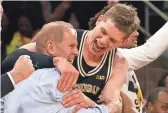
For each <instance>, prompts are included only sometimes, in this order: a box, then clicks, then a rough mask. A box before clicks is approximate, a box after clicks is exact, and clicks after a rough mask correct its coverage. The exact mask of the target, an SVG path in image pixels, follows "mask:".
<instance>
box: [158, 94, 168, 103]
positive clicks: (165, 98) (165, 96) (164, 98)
mask: <svg viewBox="0 0 168 113" xmlns="http://www.w3.org/2000/svg"><path fill="white" fill-rule="evenodd" d="M158 100H159V101H161V102H164V103H167V104H168V93H166V92H159V95H158Z"/></svg>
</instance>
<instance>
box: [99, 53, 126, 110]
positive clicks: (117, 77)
mask: <svg viewBox="0 0 168 113" xmlns="http://www.w3.org/2000/svg"><path fill="white" fill-rule="evenodd" d="M127 71H128V63H127V60H126V59H125V58H124V57H123V56H122V55H121V54H120V53H119V52H117V53H116V55H115V58H114V63H113V71H112V75H111V78H110V79H109V80H108V81H107V83H106V85H105V87H104V89H103V92H102V98H101V100H100V101H102V102H104V103H105V104H107V103H111V105H113V106H114V107H116V106H118V108H119V109H120V110H121V105H120V104H121V103H120V101H119V98H120V91H121V89H122V86H123V84H124V83H125V80H126V73H127ZM111 110H113V108H112V106H111Z"/></svg>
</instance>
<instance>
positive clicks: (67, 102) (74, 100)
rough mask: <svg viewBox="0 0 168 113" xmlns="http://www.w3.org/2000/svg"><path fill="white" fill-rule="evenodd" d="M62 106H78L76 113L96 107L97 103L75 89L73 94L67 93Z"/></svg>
mask: <svg viewBox="0 0 168 113" xmlns="http://www.w3.org/2000/svg"><path fill="white" fill-rule="evenodd" d="M62 104H63V105H64V107H71V106H73V105H77V106H76V107H75V108H74V110H73V113H76V112H77V111H79V110H80V109H81V108H89V107H95V106H96V103H95V102H94V101H92V100H91V99H90V98H88V97H87V96H85V95H84V94H83V93H82V92H81V91H80V90H78V89H74V90H72V91H71V92H69V93H67V94H66V95H65V96H64V97H63V101H62Z"/></svg>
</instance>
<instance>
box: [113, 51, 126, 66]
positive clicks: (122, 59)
mask: <svg viewBox="0 0 168 113" xmlns="http://www.w3.org/2000/svg"><path fill="white" fill-rule="evenodd" d="M114 60H115V62H116V63H117V62H121V63H127V59H126V58H125V57H124V56H123V54H122V53H121V52H120V51H118V49H117V52H116V54H115V57H114Z"/></svg>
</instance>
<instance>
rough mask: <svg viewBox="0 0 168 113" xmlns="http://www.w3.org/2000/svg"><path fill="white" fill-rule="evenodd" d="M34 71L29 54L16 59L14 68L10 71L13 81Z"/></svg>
mask: <svg viewBox="0 0 168 113" xmlns="http://www.w3.org/2000/svg"><path fill="white" fill-rule="evenodd" d="M33 72H34V67H33V64H32V61H31V59H30V56H28V55H22V56H20V57H19V58H18V60H17V61H16V63H15V65H14V68H13V69H12V70H11V71H10V74H11V76H12V77H13V79H14V81H15V83H16V84H17V83H18V82H20V81H22V80H24V79H26V78H28V77H29V76H30V75H31V74H32V73H33Z"/></svg>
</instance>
